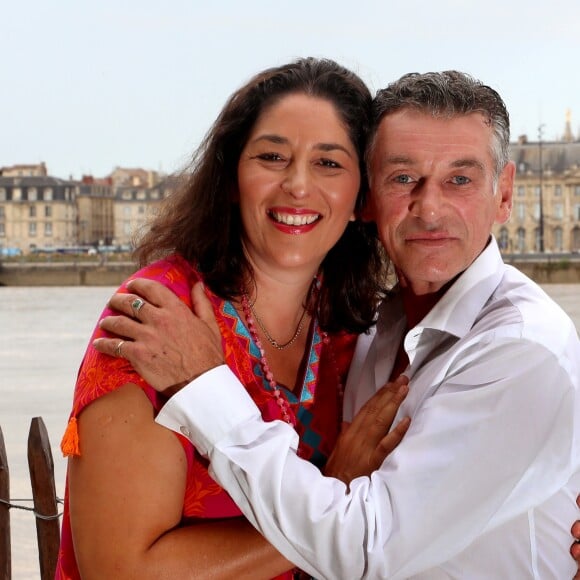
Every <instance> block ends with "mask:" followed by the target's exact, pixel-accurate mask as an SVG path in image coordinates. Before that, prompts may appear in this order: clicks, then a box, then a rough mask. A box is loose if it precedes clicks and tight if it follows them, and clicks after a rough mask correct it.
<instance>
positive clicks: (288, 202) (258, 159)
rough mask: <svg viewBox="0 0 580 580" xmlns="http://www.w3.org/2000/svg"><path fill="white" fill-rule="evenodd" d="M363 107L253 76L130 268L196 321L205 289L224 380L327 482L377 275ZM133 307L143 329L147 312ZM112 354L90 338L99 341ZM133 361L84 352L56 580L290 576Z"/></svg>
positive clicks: (351, 85) (365, 98) (271, 75)
mask: <svg viewBox="0 0 580 580" xmlns="http://www.w3.org/2000/svg"><path fill="white" fill-rule="evenodd" d="M370 102H371V95H370V93H369V91H368V89H367V87H366V86H365V85H364V83H363V82H362V81H361V80H360V79H359V78H358V77H357V76H356V75H354V74H353V73H352V72H350V71H348V70H346V69H344V68H343V67H341V66H339V65H337V64H336V63H334V62H332V61H327V60H315V59H305V60H299V61H297V62H295V63H292V64H289V65H285V66H281V67H278V68H274V69H269V70H267V71H264V72H263V73H260V74H258V75H257V76H256V77H254V78H253V79H251V80H250V81H249V82H248V83H247V84H246V85H245V86H244V87H242V88H241V89H240V90H238V91H237V92H236V93H234V94H233V96H232V97H231V98H230V99H229V101H228V102H227V103H226V105H225V107H224V109H223V111H222V113H221V114H220V116H219V117H218V119H217V121H216V122H215V123H214V125H213V127H212V129H211V130H210V132H209V133H208V135H207V137H206V139H205V140H204V142H203V143H202V145H201V147H200V149H199V150H198V152H197V154H196V156H195V157H194V160H193V165H192V168H191V171H190V174H189V176H188V177H187V179H186V181H185V183H184V185H183V187H182V188H181V190H180V191H178V192H177V193H176V194H175V195H173V196H171V197H170V198H169V199H168V200H167V202H166V204H165V206H164V208H163V211H162V212H161V213H160V215H159V216H158V217H157V218H156V219H155V220H154V222H153V224H152V227H151V229H150V231H149V232H148V233H147V234H146V235H145V237H144V239H143V240H142V242H141V244H140V246H139V248H138V250H137V255H138V257H139V259H140V261H141V263H142V264H149V265H148V266H146V267H145V268H144V269H142V270H141V271H140V272H138V273H137V274H135V277H140V278H150V279H154V280H159V281H161V282H162V283H163V284H164V285H166V286H168V287H169V288H170V289H171V290H172V291H173V292H174V293H175V294H177V295H178V296H179V297H180V298H181V300H182V301H183V302H184V303H185V304H186V305H187V306H191V301H190V290H191V287H192V286H193V285H194V283H195V282H197V281H199V280H201V281H203V283H204V285H205V291H206V293H207V295H208V297H209V298H210V300H211V302H212V305H213V308H214V312H215V314H216V316H217V319H218V324H219V328H220V332H221V337H222V346H223V348H224V351H225V353H226V355H225V356H226V362H227V363H228V364H229V365H230V367H231V368H232V369H233V370H234V371H235V372H236V373H237V374H238V376H239V377H240V378H241V380H242V382H243V383H244V384H245V385H246V388H247V389H248V392H249V393H250V394H251V396H252V397H253V398H254V400H255V401H256V403H257V404H258V406H259V407H260V409H261V411H262V413H263V416H264V417H265V418H266V419H269V420H270V419H276V418H280V419H282V420H284V421H287V422H289V423H291V424H293V425H295V426H296V429H297V431H298V433H299V434H300V438H301V446H300V453H301V454H302V456H303V457H306V458H308V459H310V460H311V461H312V462H313V463H314V464H316V465H318V466H322V465H324V462H325V460H326V458H327V457H328V456H329V454H330V451H331V450H332V448H333V446H334V443H335V440H336V437H337V434H338V429H339V424H340V416H341V407H342V384H343V383H344V379H345V377H346V372H347V370H348V367H349V364H350V360H351V357H352V355H353V349H354V344H355V339H356V334H357V333H360V332H363V331H365V330H367V329H368V328H369V327H370V326H371V325H372V323H373V318H374V312H375V307H376V305H377V301H378V299H379V298H380V281H381V280H382V279H383V274H384V271H383V268H384V261H383V256H382V255H381V253H380V250H379V246H378V244H377V240H376V238H375V237H374V235H373V233H372V232H371V231H369V229H368V226H366V225H364V224H363V223H362V222H360V221H357V220H356V219H355V216H356V214H357V212H358V210H359V209H360V208H361V207H362V203H363V201H364V200H363V196H362V194H361V192H364V190H365V180H364V170H363V161H362V152H363V150H364V141H365V136H366V130H367V122H368V110H369V106H370ZM155 258H161V259H160V260H159V261H157V262H153V260H154V259H155ZM152 262H153V263H152ZM124 291H126V288H125V289H124ZM129 300H130V302H131V304H132V308H133V313H134V315H135V317H136V318H138V317H139V316H140V315H144V314H145V313H146V312H147V310H146V309H147V308H149V307H150V306H151V305H145V306H144V302H143V301H141V300H140V299H137V298H136V297H134V296H131V297H129ZM141 308H143V311H142V312H140V310H141ZM108 314H111V311H110V310H106V311H105V312H104V314H103V316H107V315H108ZM114 330H115V331H118V332H120V333H121V334H123V329H122V328H120V327H119V328H115V329H114ZM104 336H106V335H105V333H104V331H103V330H102V329H100V328H97V330H96V331H95V333H94V335H93V338H94V339H98V338H99V337H104ZM125 336H128V335H127V334H125ZM133 346H134V345H132V343H130V342H129V341H127V342H124V341H119V342H118V343H117V346H116V353H115V354H116V355H117V357H116V358H113V357H110V356H106V355H103V354H100V353H98V352H97V351H96V350H95V349H94V348H93V347H91V346H89V348H88V350H87V352H86V355H85V358H84V360H83V363H82V366H81V369H80V372H79V377H78V381H77V386H76V391H75V399H74V405H73V410H72V413H71V420H70V422H69V427H68V428H67V433H66V434H65V437H64V439H63V451H64V452H65V454H68V455H70V456H71V459H70V462H69V473H68V481H67V493H66V501H65V514H64V519H63V533H62V544H61V552H60V558H59V563H58V570H57V578H78V577H80V576H82V577H83V578H91V577H98V578H102V577H114V578H123V577H128V576H131V577H138V578H147V577H160V576H163V577H171V578H184V577H194V576H196V577H197V576H199V577H209V576H211V577H212V578H217V577H224V578H232V577H235V578H242V577H246V576H247V577H251V578H258V577H264V578H268V577H272V576H275V575H276V574H281V573H283V572H284V571H286V570H288V569H289V568H291V564H290V563H289V562H287V561H286V560H284V559H283V558H282V556H280V555H278V554H277V553H276V552H275V551H274V550H273V548H272V547H271V546H269V545H268V544H267V543H266V542H265V540H263V538H261V537H260V536H259V535H258V534H257V533H256V532H255V531H254V530H253V529H252V528H251V527H250V526H249V524H248V523H247V522H246V521H245V520H244V519H242V518H240V517H238V516H240V512H239V510H238V508H237V507H236V506H235V504H234V503H233V502H232V500H231V499H230V498H229V496H228V495H227V494H226V493H225V492H224V491H223V490H222V489H221V488H219V486H217V484H215V482H214V481H213V480H212V479H211V477H210V476H209V474H208V472H207V463H206V462H205V461H204V459H203V458H202V457H200V456H199V455H198V454H196V453H195V450H194V449H193V448H192V447H191V445H190V444H189V443H188V442H187V441H186V440H185V439H184V438H183V439H181V438H180V439H178V438H177V437H176V436H174V435H173V434H171V433H170V432H169V431H166V430H165V429H163V428H161V427H159V426H157V425H156V424H155V423H154V420H153V419H154V416H155V415H156V413H157V412H158V410H159V409H160V407H161V405H162V402H163V401H161V400H160V398H159V396H158V395H157V393H156V392H155V391H154V390H153V389H152V388H151V387H150V386H149V385H147V383H146V382H145V381H144V379H142V378H141V377H140V376H139V375H138V374H137V373H136V372H135V371H134V370H133V369H132V367H131V366H130V365H129V364H128V363H127V361H126V360H125V359H123V358H122V357H123V350H124V349H129V348H131V347H133ZM403 396H404V389H401V390H400V392H399V393H398V394H397V395H396V397H395V398H396V401H397V402H399V403H400V400H401V399H402V397H403ZM77 422H78V425H77ZM403 432H404V425H403V426H402V427H401V428H400V429H398V430H395V438H396V437H400V436H401V435H402V433H403ZM77 440H78V445H77ZM188 524H191V525H188ZM73 541H74V548H73Z"/></svg>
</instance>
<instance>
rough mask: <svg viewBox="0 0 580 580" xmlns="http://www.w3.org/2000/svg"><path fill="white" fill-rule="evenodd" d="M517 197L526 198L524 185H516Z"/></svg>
mask: <svg viewBox="0 0 580 580" xmlns="http://www.w3.org/2000/svg"><path fill="white" fill-rule="evenodd" d="M517 196H518V197H526V188H525V186H524V185H518V189H517Z"/></svg>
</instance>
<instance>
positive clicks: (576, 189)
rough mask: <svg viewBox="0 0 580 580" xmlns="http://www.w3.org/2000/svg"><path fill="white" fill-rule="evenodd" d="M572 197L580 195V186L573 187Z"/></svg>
mask: <svg viewBox="0 0 580 580" xmlns="http://www.w3.org/2000/svg"><path fill="white" fill-rule="evenodd" d="M574 195H580V185H575V186H574Z"/></svg>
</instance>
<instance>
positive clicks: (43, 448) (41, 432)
mask: <svg viewBox="0 0 580 580" xmlns="http://www.w3.org/2000/svg"><path fill="white" fill-rule="evenodd" d="M28 467H29V469H30V483H31V485H32V498H33V500H34V510H35V512H36V513H37V514H39V515H41V516H49V519H43V518H40V517H38V516H37V517H36V536H37V538H38V559H39V562H40V578H41V580H49V579H50V580H52V579H53V578H54V573H55V571H56V561H57V557H58V549H59V544H60V523H59V520H58V517H56V515H57V514H58V505H57V501H56V488H55V485H54V463H53V460H52V451H51V450H50V441H49V438H48V433H47V431H46V427H45V425H44V421H43V420H42V417H34V418H33V419H32V421H31V423H30V431H29V433H28Z"/></svg>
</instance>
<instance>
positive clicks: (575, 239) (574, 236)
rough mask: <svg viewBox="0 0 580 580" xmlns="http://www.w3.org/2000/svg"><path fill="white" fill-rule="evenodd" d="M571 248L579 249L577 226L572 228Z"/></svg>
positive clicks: (579, 233)
mask: <svg viewBox="0 0 580 580" xmlns="http://www.w3.org/2000/svg"><path fill="white" fill-rule="evenodd" d="M572 249H573V250H580V228H579V227H578V226H576V227H575V228H574V229H573V230H572Z"/></svg>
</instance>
